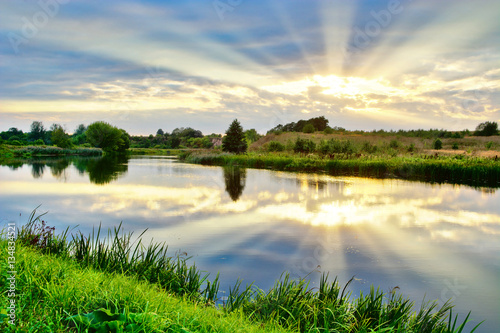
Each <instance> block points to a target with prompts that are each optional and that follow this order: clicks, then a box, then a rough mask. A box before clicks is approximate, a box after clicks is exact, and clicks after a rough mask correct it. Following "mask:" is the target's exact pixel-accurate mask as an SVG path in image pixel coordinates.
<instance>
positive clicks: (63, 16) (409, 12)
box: [0, 0, 500, 134]
mask: <svg viewBox="0 0 500 333" xmlns="http://www.w3.org/2000/svg"><path fill="white" fill-rule="evenodd" d="M400 6H401V8H400V9H401V10H397V12H394V13H392V14H391V16H390V17H388V16H386V17H385V19H386V21H383V20H382V19H381V16H380V15H382V16H383V15H384V14H383V13H385V12H384V11H387V10H389V9H390V2H389V1H361V2H358V3H354V2H352V3H345V2H342V1H332V2H329V3H316V2H314V3H311V2H309V3H305V2H302V1H293V2H291V3H286V4H285V3H281V2H264V1H255V2H254V1H252V2H243V3H242V4H240V5H234V6H233V8H232V10H230V11H227V12H225V13H224V15H223V17H222V20H221V18H220V15H219V14H218V13H217V11H216V10H215V9H214V7H213V6H212V3H211V2H206V3H200V2H198V1H185V2H173V3H168V4H165V3H164V2H158V1H141V2H136V1H121V2H119V3H118V2H106V3H104V4H103V3H98V2H89V1H71V2H69V3H68V4H65V5H64V6H63V5H61V6H60V7H59V8H58V11H57V13H56V14H55V15H53V16H51V17H50V18H49V19H48V21H47V22H46V23H45V24H43V26H41V25H39V24H38V25H39V26H37V32H36V33H33V36H25V35H26V34H25V32H26V31H27V30H26V29H27V26H28V25H29V24H34V25H37V23H36V22H37V21H36V20H34V18H35V17H36V15H38V14H39V13H40V12H42V14H43V9H42V8H41V7H40V6H39V5H38V4H37V3H35V2H33V3H28V4H27V5H26V6H24V5H23V6H20V5H18V4H16V3H14V2H8V3H6V4H5V6H4V10H3V11H2V13H0V20H1V21H2V27H1V28H0V33H1V34H2V36H4V37H5V38H2V39H0V60H1V61H0V75H1V76H2V81H1V82H0V117H1V118H2V120H3V121H2V123H4V121H5V122H6V124H7V125H5V126H6V128H2V130H5V129H7V128H8V127H10V126H11V124H16V125H17V126H22V127H23V128H24V129H28V127H29V124H30V120H31V121H33V120H44V119H46V118H50V119H59V120H60V121H63V122H65V123H68V125H69V127H70V128H72V127H73V126H76V125H77V124H75V123H74V119H78V118H79V116H80V115H84V114H86V115H94V114H97V115H100V117H104V118H107V119H109V121H110V122H112V123H114V122H123V123H124V124H125V125H127V126H131V127H130V128H127V129H128V130H129V131H130V132H131V133H144V134H148V133H151V132H154V131H155V130H156V129H155V128H150V126H152V125H151V124H154V123H155V121H154V120H149V119H147V115H151V116H152V117H153V116H154V117H156V118H157V119H164V121H165V122H166V123H169V124H171V126H173V127H178V126H192V127H195V128H200V129H205V131H208V132H223V131H224V130H225V128H226V127H227V124H228V123H229V122H230V121H231V119H234V118H239V119H242V120H244V123H243V126H244V127H249V128H252V127H254V128H257V129H259V130H260V131H261V132H266V131H267V130H268V129H270V128H271V127H274V126H275V125H277V123H285V122H289V121H297V120H298V119H302V118H304V117H310V116H316V115H325V116H327V118H328V117H329V116H332V117H334V118H335V121H336V122H338V125H339V126H344V127H348V128H349V126H356V128H357V129H373V128H372V126H374V125H376V126H377V127H379V128H380V127H382V128H386V129H389V128H401V127H402V128H413V127H414V126H419V127H424V128H425V127H438V128H446V127H447V126H449V124H450V119H451V120H452V124H451V126H453V129H463V128H466V127H468V128H473V127H475V126H476V125H477V123H478V121H485V120H499V113H500V107H499V92H500V84H499V83H498V82H499V81H498V78H499V76H500V72H499V70H498V60H499V56H498V55H499V54H500V46H499V45H500V43H499V39H500V37H499V35H500V31H499V26H498V23H497V22H496V15H495V13H496V11H495V10H494V9H500V5H499V4H498V3H497V2H495V1H490V0H488V1H486V2H485V3H484V5H481V6H480V5H478V4H476V3H471V2H468V1H443V2H433V1H419V2H411V3H410V2H408V1H401V2H400ZM374 13H375V14H374ZM49 16H50V15H49ZM381 20H382V21H381ZM375 24H378V25H379V26H380V27H379V28H377V29H375V30H377V31H378V32H377V33H374V31H375V30H373V31H371V32H370V30H366V29H370V27H372V29H374V28H373V27H374V26H375ZM367 32H368V33H369V34H368V35H367V36H368V37H370V38H369V41H368V42H367V44H366V45H363V46H362V47H360V45H355V39H356V38H357V39H362V38H361V37H360V36H361V35H360V34H367ZM12 34H17V35H18V36H22V37H23V38H25V40H26V42H23V43H22V44H21V45H18V49H19V52H18V53H16V52H14V48H13V47H12V41H11V40H9V38H7V36H12ZM28 37H29V38H28ZM354 46H356V47H354ZM306 113H307V116H306V115H305V114H306ZM77 115H79V116H77ZM117 115H119V116H117ZM212 115H217V116H218V117H219V119H223V120H224V121H219V122H217V121H214V120H212V119H211V117H212ZM339 115H341V117H340V116H339ZM197 116H198V117H197ZM30 117H35V118H34V119H30ZM114 117H117V118H114ZM84 119H89V121H91V120H90V117H89V116H86V117H84ZM169 119H170V120H173V119H175V121H169ZM202 119H203V122H202ZM188 122H192V123H188ZM226 122H227V124H226ZM18 124H20V125H18ZM347 125H348V126H347ZM209 126H213V127H212V128H209ZM459 126H461V128H460V127H459ZM155 127H157V126H155ZM352 129H355V128H352Z"/></svg>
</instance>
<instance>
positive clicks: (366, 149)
mask: <svg viewBox="0 0 500 333" xmlns="http://www.w3.org/2000/svg"><path fill="white" fill-rule="evenodd" d="M361 150H362V151H364V152H367V153H368V154H373V153H376V152H377V150H378V147H377V145H372V144H371V143H369V142H368V141H365V142H364V143H363V147H361Z"/></svg>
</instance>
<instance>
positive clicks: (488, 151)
mask: <svg viewBox="0 0 500 333" xmlns="http://www.w3.org/2000/svg"><path fill="white" fill-rule="evenodd" d="M297 137H299V138H302V139H309V140H311V141H313V142H314V143H315V144H316V145H319V144H320V142H321V140H330V139H337V140H344V141H345V140H349V141H350V142H352V143H353V146H355V147H356V148H357V150H358V151H360V152H362V153H366V152H364V151H363V149H362V148H363V146H364V145H365V144H369V145H371V146H372V147H377V148H378V149H377V151H376V152H370V154H376V153H378V154H383V153H384V150H387V149H388V148H392V149H393V150H394V151H391V153H397V154H398V155H405V154H407V153H411V152H409V151H408V148H409V147H410V146H411V145H413V146H414V151H413V152H414V153H427V154H435V153H438V154H450V153H454V154H464V153H465V154H467V155H471V156H478V157H494V156H496V155H498V157H500V136H489V137H481V136H466V137H464V138H441V139H440V140H441V141H442V143H443V147H442V149H441V150H434V149H433V146H432V145H433V143H434V141H435V139H426V138H418V137H406V136H398V135H388V134H384V135H380V134H371V133H363V134H353V133H349V132H346V133H338V134H324V133H322V132H316V133H312V134H308V133H295V132H286V133H282V134H279V135H277V134H269V135H266V136H264V137H262V138H260V139H259V140H258V141H256V142H254V143H252V144H251V145H250V146H249V151H250V152H262V151H266V150H267V146H268V144H269V142H271V141H276V142H279V143H281V144H283V145H285V146H287V145H288V146H290V145H292V144H293V142H294V141H295V140H296V139H297ZM391 142H393V143H394V142H396V143H397V146H396V147H391ZM454 146H455V149H454ZM289 150H290V149H289Z"/></svg>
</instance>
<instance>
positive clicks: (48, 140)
mask: <svg viewBox="0 0 500 333" xmlns="http://www.w3.org/2000/svg"><path fill="white" fill-rule="evenodd" d="M0 143H7V144H10V145H13V146H26V145H36V146H43V145H50V146H57V147H60V148H72V147H75V146H79V147H84V148H85V147H88V148H91V147H96V148H101V149H102V150H104V151H105V152H124V151H126V150H127V149H128V148H129V147H130V135H129V134H128V133H127V131H125V130H124V129H121V128H117V127H116V126H113V125H111V124H108V123H106V122H104V121H96V122H94V123H92V124H90V125H89V126H85V125H84V124H80V125H78V127H77V128H76V129H75V131H74V132H73V134H71V135H70V134H68V133H66V129H65V128H64V127H63V126H62V125H60V124H52V125H51V126H50V128H49V129H46V128H45V126H44V125H43V123H42V122H41V121H33V122H32V123H31V126H30V131H29V132H27V133H24V132H23V131H22V130H19V129H17V128H15V127H11V128H9V130H8V131H3V132H1V133H0Z"/></svg>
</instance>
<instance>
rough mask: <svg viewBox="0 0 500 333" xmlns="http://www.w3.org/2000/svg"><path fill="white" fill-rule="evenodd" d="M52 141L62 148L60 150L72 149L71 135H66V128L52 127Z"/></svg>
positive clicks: (55, 125) (57, 125)
mask: <svg viewBox="0 0 500 333" xmlns="http://www.w3.org/2000/svg"><path fill="white" fill-rule="evenodd" d="M50 140H51V141H52V143H53V144H55V145H56V146H57V147H60V148H69V147H71V140H70V138H69V135H68V134H66V132H65V131H64V128H63V127H62V126H61V125H59V124H54V125H52V130H51V134H50Z"/></svg>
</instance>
